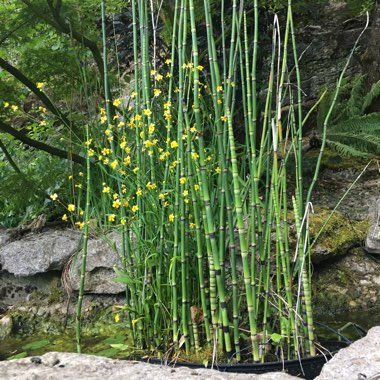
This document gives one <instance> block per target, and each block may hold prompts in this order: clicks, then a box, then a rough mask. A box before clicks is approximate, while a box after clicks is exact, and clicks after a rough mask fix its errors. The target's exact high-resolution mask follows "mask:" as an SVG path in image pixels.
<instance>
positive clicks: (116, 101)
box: [112, 98, 121, 107]
mask: <svg viewBox="0 0 380 380" xmlns="http://www.w3.org/2000/svg"><path fill="white" fill-rule="evenodd" d="M112 104H113V105H114V106H115V107H119V106H120V104H121V101H120V99H119V98H117V99H115V100H114V101H113V103H112Z"/></svg>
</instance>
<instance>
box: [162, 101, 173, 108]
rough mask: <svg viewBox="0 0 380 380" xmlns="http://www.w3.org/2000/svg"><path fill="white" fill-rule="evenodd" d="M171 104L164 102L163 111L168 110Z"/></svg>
mask: <svg viewBox="0 0 380 380" xmlns="http://www.w3.org/2000/svg"><path fill="white" fill-rule="evenodd" d="M171 105H172V104H171V103H170V102H166V103H164V109H166V110H167V109H169V108H170V107H171Z"/></svg>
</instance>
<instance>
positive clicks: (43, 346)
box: [0, 311, 380, 360]
mask: <svg viewBox="0 0 380 380" xmlns="http://www.w3.org/2000/svg"><path fill="white" fill-rule="evenodd" d="M315 320H316V322H317V323H316V332H317V336H318V338H319V340H321V341H326V340H335V341H336V340H338V336H337V334H336V331H338V330H339V329H341V328H342V327H343V326H344V325H346V324H347V323H348V322H352V323H354V324H357V325H359V326H360V327H361V328H363V329H365V330H368V329H369V328H371V327H373V326H376V325H380V314H379V312H378V311H377V312H376V311H373V312H372V311H371V312H358V313H351V314H350V315H347V314H343V315H335V316H323V317H316V318H315ZM326 326H327V327H326ZM342 335H344V336H345V337H347V338H348V339H350V340H352V341H353V340H357V339H359V338H361V336H363V335H364V334H363V333H362V332H361V330H360V328H357V327H355V326H349V327H347V328H346V329H344V331H342ZM50 351H59V352H76V342H75V334H74V331H70V332H69V333H67V334H61V335H33V336H30V337H27V338H26V337H17V336H14V337H12V338H9V339H6V340H3V341H1V342H0V360H6V359H16V358H22V357H26V356H38V355H42V354H44V353H46V352H50ZM82 352H83V353H85V354H93V355H100V356H105V357H113V358H120V359H122V358H127V357H129V356H130V354H131V347H130V345H129V343H128V337H127V335H115V336H93V337H83V340H82Z"/></svg>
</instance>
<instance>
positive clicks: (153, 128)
mask: <svg viewBox="0 0 380 380" xmlns="http://www.w3.org/2000/svg"><path fill="white" fill-rule="evenodd" d="M155 129H156V128H155V126H154V124H153V123H151V124H149V128H148V133H149V134H150V135H152V134H153V133H154V131H155Z"/></svg>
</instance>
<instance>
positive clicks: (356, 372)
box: [316, 326, 380, 380]
mask: <svg viewBox="0 0 380 380" xmlns="http://www.w3.org/2000/svg"><path fill="white" fill-rule="evenodd" d="M360 374H362V375H365V376H366V377H364V376H362V377H360ZM376 374H377V375H380V326H377V327H373V328H372V329H371V330H369V332H368V334H367V336H366V337H364V338H362V339H360V340H358V341H356V342H354V343H352V344H351V345H350V346H349V347H347V348H344V349H342V350H340V351H339V352H338V353H337V354H336V355H335V356H334V357H333V358H332V359H331V360H330V361H329V362H328V363H326V364H325V365H324V366H323V368H322V372H321V374H320V375H319V376H318V377H317V378H316V380H331V379H334V380H348V379H359V378H363V379H364V378H367V379H372V378H374V379H375V378H376V379H377V377H372V376H374V375H376Z"/></svg>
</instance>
